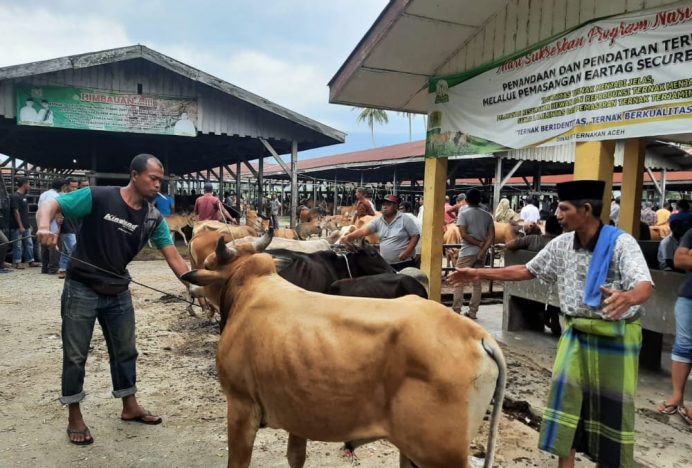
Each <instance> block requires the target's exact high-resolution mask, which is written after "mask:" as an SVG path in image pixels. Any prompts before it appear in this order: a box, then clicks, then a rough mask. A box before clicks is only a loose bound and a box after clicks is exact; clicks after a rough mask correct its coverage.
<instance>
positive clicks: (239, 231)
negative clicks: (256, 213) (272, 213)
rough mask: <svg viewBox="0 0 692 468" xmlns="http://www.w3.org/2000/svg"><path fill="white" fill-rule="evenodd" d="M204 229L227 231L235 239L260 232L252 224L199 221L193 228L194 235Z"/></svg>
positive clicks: (256, 234)
mask: <svg viewBox="0 0 692 468" xmlns="http://www.w3.org/2000/svg"><path fill="white" fill-rule="evenodd" d="M203 231H221V232H227V233H229V234H230V235H231V236H233V237H234V238H235V239H240V238H241V237H246V236H258V235H259V234H260V233H259V232H257V229H255V228H254V227H252V226H247V225H246V226H238V225H234V224H226V223H222V222H221V221H213V220H210V221H197V222H196V223H195V224H194V226H193V228H192V236H193V237H194V236H196V235H197V234H199V233H200V232H203Z"/></svg>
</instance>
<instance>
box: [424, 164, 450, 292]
mask: <svg viewBox="0 0 692 468" xmlns="http://www.w3.org/2000/svg"><path fill="white" fill-rule="evenodd" d="M446 179H447V158H430V159H426V160H425V180H424V182H423V190H424V192H423V206H424V208H423V209H424V210H425V216H424V217H423V232H422V233H421V234H422V235H421V238H422V242H423V247H422V249H421V269H422V270H423V272H425V274H426V275H428V279H429V281H430V296H429V297H430V299H431V300H433V301H437V302H440V299H441V294H442V226H443V224H444V213H443V211H444V210H442V209H441V207H443V206H444V204H445V191H446V188H447V187H446V184H447V181H446Z"/></svg>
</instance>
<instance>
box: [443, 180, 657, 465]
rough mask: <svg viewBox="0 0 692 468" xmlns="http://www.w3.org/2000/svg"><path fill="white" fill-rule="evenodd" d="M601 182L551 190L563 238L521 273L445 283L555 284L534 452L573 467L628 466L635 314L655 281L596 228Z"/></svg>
mask: <svg viewBox="0 0 692 468" xmlns="http://www.w3.org/2000/svg"><path fill="white" fill-rule="evenodd" d="M604 190H605V182H603V181H599V180H578V181H572V182H565V183H562V184H558V185H557V193H558V196H559V198H560V204H559V205H558V209H557V213H556V216H557V219H558V221H559V223H560V225H561V226H562V227H563V229H564V231H565V234H562V235H560V236H558V237H556V238H555V239H553V240H552V241H550V242H549V243H548V245H546V246H545V247H544V248H543V250H541V251H540V252H538V254H537V255H536V256H535V257H534V258H533V259H531V261H530V262H529V263H527V264H526V265H514V266H510V267H506V268H486V269H483V268H479V269H475V268H457V270H456V272H454V273H452V274H451V275H449V282H450V283H452V284H458V283H460V282H463V281H478V280H484V279H485V280H495V281H525V280H530V279H533V278H539V279H540V280H542V281H544V282H546V283H556V284H557V289H558V295H559V297H560V311H561V313H562V314H563V315H561V321H562V322H563V327H562V330H563V332H562V336H561V338H560V343H559V345H558V349H557V356H556V358H555V364H554V367H553V377H552V386H551V389H550V393H549V395H548V402H547V404H546V408H545V411H544V414H543V422H542V425H541V435H540V438H539V448H540V449H542V450H545V451H547V452H550V453H553V454H555V455H557V456H558V457H559V462H558V466H559V467H561V468H570V467H573V466H574V459H575V452H584V453H587V454H588V455H589V456H590V457H591V458H592V459H593V461H595V462H596V463H597V466H607V467H616V466H619V467H632V466H634V413H635V408H634V396H635V394H636V391H637V375H638V368H639V350H640V348H641V344H642V327H641V323H640V321H639V315H640V312H639V308H640V306H641V304H643V303H644V302H645V301H646V300H647V299H648V298H649V297H650V296H651V294H652V292H653V282H652V281H651V274H650V273H649V269H648V267H647V265H646V260H645V259H644V255H643V254H642V251H641V248H640V247H639V245H638V244H637V241H636V240H635V239H634V238H633V237H632V236H630V235H629V234H627V233H625V232H623V231H621V230H619V229H617V228H615V227H613V226H604V225H603V224H602V223H601V221H600V215H601V210H602V209H603V201H602V200H603V193H604Z"/></svg>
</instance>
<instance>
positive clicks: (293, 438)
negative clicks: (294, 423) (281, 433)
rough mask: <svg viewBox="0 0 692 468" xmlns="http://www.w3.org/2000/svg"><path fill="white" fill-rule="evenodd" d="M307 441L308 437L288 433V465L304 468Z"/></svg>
mask: <svg viewBox="0 0 692 468" xmlns="http://www.w3.org/2000/svg"><path fill="white" fill-rule="evenodd" d="M307 443H308V441H307V439H303V438H302V437H298V436H297V435H295V434H289V435H288V448H287V449H286V458H288V466H290V467H291V468H303V465H305V451H306V448H307Z"/></svg>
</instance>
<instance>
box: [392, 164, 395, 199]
mask: <svg viewBox="0 0 692 468" xmlns="http://www.w3.org/2000/svg"><path fill="white" fill-rule="evenodd" d="M392 186H393V187H392V194H393V195H396V167H395V168H394V177H393V179H392Z"/></svg>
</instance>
